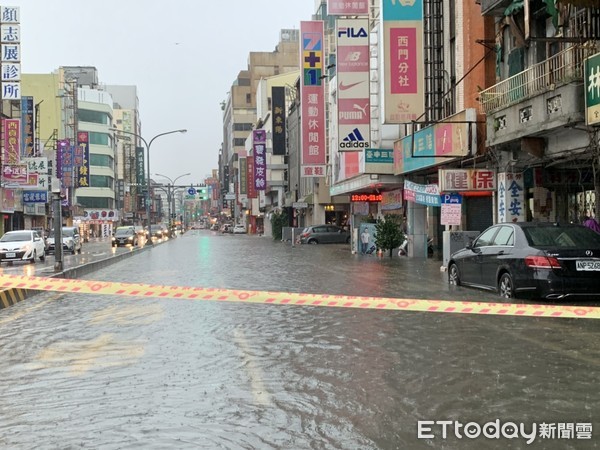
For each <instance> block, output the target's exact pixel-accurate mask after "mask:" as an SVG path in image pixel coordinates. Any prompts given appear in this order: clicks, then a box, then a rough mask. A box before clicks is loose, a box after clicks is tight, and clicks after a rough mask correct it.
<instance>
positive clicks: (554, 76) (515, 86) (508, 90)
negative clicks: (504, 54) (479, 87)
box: [479, 46, 597, 114]
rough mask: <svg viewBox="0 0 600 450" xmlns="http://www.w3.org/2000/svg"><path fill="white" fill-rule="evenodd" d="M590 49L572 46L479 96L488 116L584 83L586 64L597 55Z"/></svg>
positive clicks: (482, 92)
mask: <svg viewBox="0 0 600 450" xmlns="http://www.w3.org/2000/svg"><path fill="white" fill-rule="evenodd" d="M596 52H597V49H596V48H592V47H589V46H585V47H584V46H572V47H569V48H568V49H566V50H563V51H562V52H560V53H557V54H556V55H554V56H552V57H551V58H548V59H547V60H545V61H542V62H541V63H538V64H534V65H532V66H531V67H529V68H527V69H526V70H524V71H523V72H520V73H518V74H516V75H513V76H512V77H510V78H507V79H506V80H502V81H501V82H500V83H498V84H496V85H494V86H492V87H490V88H488V89H485V90H483V91H481V92H480V93H479V102H480V103H481V106H482V108H483V111H484V112H485V113H486V114H489V113H491V112H495V111H497V110H499V109H503V108H506V107H508V106H510V105H514V104H517V103H520V102H522V101H523V100H526V99H528V98H531V97H534V96H536V95H540V94H543V93H544V92H548V91H551V90H554V89H556V88H557V87H558V86H560V85H564V84H567V83H570V82H573V81H576V80H578V81H582V80H583V62H584V60H585V58H587V57H588V56H591V55H592V54H594V53H596Z"/></svg>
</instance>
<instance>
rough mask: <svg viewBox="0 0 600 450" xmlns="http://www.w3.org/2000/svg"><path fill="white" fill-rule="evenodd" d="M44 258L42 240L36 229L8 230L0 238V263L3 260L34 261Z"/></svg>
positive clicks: (44, 250) (44, 249)
mask: <svg viewBox="0 0 600 450" xmlns="http://www.w3.org/2000/svg"><path fill="white" fill-rule="evenodd" d="M36 258H40V261H44V260H45V259H46V247H45V246H44V240H43V239H42V237H41V236H40V234H39V233H38V232H37V231H33V230H20V231H8V232H6V233H4V236H2V238H1V239H0V263H2V262H5V261H29V262H31V263H34V262H35V259H36Z"/></svg>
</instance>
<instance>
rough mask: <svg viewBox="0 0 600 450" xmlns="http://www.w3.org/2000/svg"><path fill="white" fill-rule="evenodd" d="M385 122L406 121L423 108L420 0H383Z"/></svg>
mask: <svg viewBox="0 0 600 450" xmlns="http://www.w3.org/2000/svg"><path fill="white" fill-rule="evenodd" d="M382 19H383V45H384V59H383V65H384V73H385V77H384V97H383V98H384V111H385V123H409V122H411V121H413V120H417V119H418V118H419V117H421V115H423V113H424V112H425V86H424V84H425V80H424V73H423V62H424V61H423V0H414V1H411V2H400V1H396V0H383V14H382Z"/></svg>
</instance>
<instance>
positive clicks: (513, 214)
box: [498, 172, 527, 223]
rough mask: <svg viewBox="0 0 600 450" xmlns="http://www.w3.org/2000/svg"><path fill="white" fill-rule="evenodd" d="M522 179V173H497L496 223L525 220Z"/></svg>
mask: <svg viewBox="0 0 600 450" xmlns="http://www.w3.org/2000/svg"><path fill="white" fill-rule="evenodd" d="M524 181H525V180H524V178H523V174H522V173H509V172H501V173H499V174H498V223H503V222H524V221H525V220H527V219H526V217H527V216H526V209H525V208H526V205H525V182H524Z"/></svg>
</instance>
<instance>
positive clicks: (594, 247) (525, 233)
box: [448, 222, 600, 300]
mask: <svg viewBox="0 0 600 450" xmlns="http://www.w3.org/2000/svg"><path fill="white" fill-rule="evenodd" d="M448 281H449V283H450V284H454V285H466V286H472V287H476V288H482V289H490V290H497V291H498V293H499V294H500V296H501V297H504V298H513V297H517V296H528V297H535V298H542V299H549V300H559V299H572V298H579V297H590V298H592V297H593V298H600V234H598V233H596V232H594V231H592V230H590V229H588V228H586V227H584V226H581V225H573V224H567V225H561V224H557V223H532V222H523V223H501V224H497V225H493V226H491V227H489V228H487V229H486V230H485V231H483V233H481V234H480V235H479V236H478V237H477V238H476V239H475V240H474V241H473V242H472V243H471V244H470V245H467V247H466V248H464V249H462V250H459V251H457V252H455V253H453V254H452V255H451V256H450V259H449V261H448Z"/></svg>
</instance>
